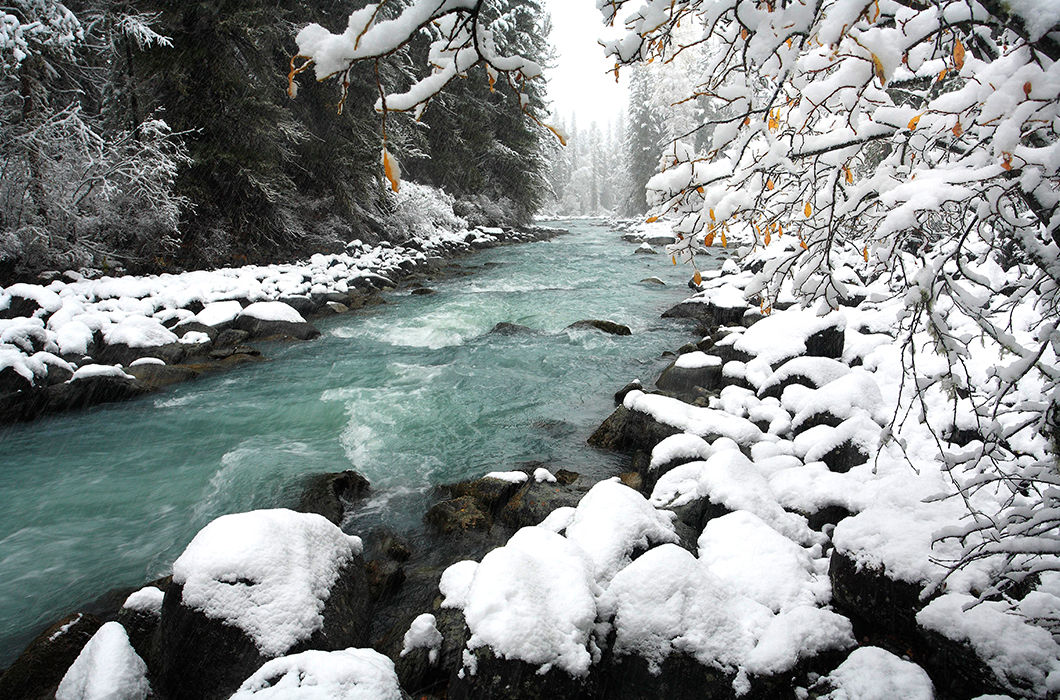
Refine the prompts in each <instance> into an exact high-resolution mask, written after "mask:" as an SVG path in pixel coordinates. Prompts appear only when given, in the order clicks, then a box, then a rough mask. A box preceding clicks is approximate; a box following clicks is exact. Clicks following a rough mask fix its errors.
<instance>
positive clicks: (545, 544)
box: [464, 487, 624, 676]
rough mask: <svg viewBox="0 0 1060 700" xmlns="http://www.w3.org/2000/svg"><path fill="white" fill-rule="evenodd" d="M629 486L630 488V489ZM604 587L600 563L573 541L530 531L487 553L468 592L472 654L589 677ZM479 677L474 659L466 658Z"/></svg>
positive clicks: (466, 611) (538, 530) (534, 529)
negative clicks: (486, 651)
mask: <svg viewBox="0 0 1060 700" xmlns="http://www.w3.org/2000/svg"><path fill="white" fill-rule="evenodd" d="M623 488H624V487H623ZM598 592H599V587H598V586H597V585H596V581H595V579H594V577H593V570H592V565H591V564H590V562H589V561H588V560H587V559H586V557H585V555H584V553H583V552H582V551H581V549H580V548H579V547H578V546H577V545H575V544H574V543H573V542H571V541H570V540H568V539H566V538H565V537H563V536H561V535H557V534H556V533H554V532H550V531H549V530H545V529H543V528H539V527H524V528H523V529H521V530H519V531H518V532H516V533H515V535H513V536H512V538H511V539H510V540H508V543H507V544H506V545H505V546H503V547H499V548H497V549H494V550H493V551H491V552H489V553H488V554H486V556H485V557H483V558H482V562H481V563H480V564H479V565H478V566H477V567H476V569H475V572H474V577H473V579H472V581H471V585H470V587H469V588H468V591H467V600H466V605H465V606H464V619H465V620H466V621H467V626H468V629H470V630H471V637H470V639H468V643H467V646H468V649H469V650H471V651H474V650H475V649H477V648H480V647H489V648H490V649H492V650H493V652H494V653H495V654H496V655H497V656H500V657H503V658H506V659H518V660H521V661H525V662H527V663H530V664H534V665H537V666H540V667H541V669H540V672H541V673H544V672H546V671H548V670H549V669H551V668H553V667H556V668H559V669H562V670H564V671H566V672H567V673H569V674H571V675H572V676H584V675H585V674H587V673H588V672H589V665H590V663H592V659H593V655H592V652H591V651H590V645H592V647H593V649H594V650H595V645H594V644H593V642H592V640H591V633H592V631H593V625H594V623H595V621H596V595H597V594H598ZM465 659H467V661H468V662H469V666H470V669H471V671H472V672H474V670H475V664H474V657H473V656H471V655H469V654H465Z"/></svg>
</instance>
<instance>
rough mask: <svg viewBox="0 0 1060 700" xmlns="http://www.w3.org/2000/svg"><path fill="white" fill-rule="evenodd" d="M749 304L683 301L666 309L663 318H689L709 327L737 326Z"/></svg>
mask: <svg viewBox="0 0 1060 700" xmlns="http://www.w3.org/2000/svg"><path fill="white" fill-rule="evenodd" d="M747 308H748V307H747V306H733V307H727V306H718V305H716V304H714V303H712V302H709V301H683V302H681V303H680V304H678V305H677V306H674V307H672V308H670V309H669V310H667V311H665V312H664V313H663V315H662V317H663V318H689V319H692V320H694V321H699V322H700V323H701V324H702V325H704V326H706V327H707V328H717V327H718V326H736V325H739V324H740V322H741V321H742V319H743V314H744V311H746V310H747Z"/></svg>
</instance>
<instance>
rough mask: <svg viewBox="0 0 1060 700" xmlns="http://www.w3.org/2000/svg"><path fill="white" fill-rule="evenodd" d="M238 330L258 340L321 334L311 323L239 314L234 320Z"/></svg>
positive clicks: (234, 326) (309, 337)
mask: <svg viewBox="0 0 1060 700" xmlns="http://www.w3.org/2000/svg"><path fill="white" fill-rule="evenodd" d="M232 327H233V328H235V329H236V330H241V331H246V332H247V333H249V334H250V337H251V338H253V339H256V340H264V339H282V338H294V339H295V340H312V339H313V338H316V337H319V336H320V331H318V330H317V329H316V328H315V327H314V326H312V325H311V324H309V323H297V322H292V321H264V320H262V319H260V318H254V317H253V316H237V317H236V320H235V321H233V322H232Z"/></svg>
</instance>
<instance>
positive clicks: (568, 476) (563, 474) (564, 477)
mask: <svg viewBox="0 0 1060 700" xmlns="http://www.w3.org/2000/svg"><path fill="white" fill-rule="evenodd" d="M553 476H554V477H556V483H558V484H560V485H562V486H570V485H571V484H573V483H574V482H575V481H577V480H578V478H579V477H580V475H579V474H578V472H572V471H569V470H567V469H560V470H558V471H556V473H555V474H553Z"/></svg>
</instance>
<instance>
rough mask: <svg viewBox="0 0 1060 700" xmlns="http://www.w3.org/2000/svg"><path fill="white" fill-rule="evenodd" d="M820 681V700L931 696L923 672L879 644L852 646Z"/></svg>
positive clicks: (916, 699) (922, 698)
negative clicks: (823, 690)
mask: <svg viewBox="0 0 1060 700" xmlns="http://www.w3.org/2000/svg"><path fill="white" fill-rule="evenodd" d="M821 684H822V685H823V686H824V687H826V688H829V689H830V692H828V693H827V694H826V695H822V696H821V698H822V700H894V699H895V698H902V700H934V698H935V686H934V685H933V684H932V683H931V678H929V677H928V674H927V672H925V671H924V669H922V668H920V667H919V666H917V665H916V664H914V663H912V662H911V661H904V660H902V659H900V658H898V657H897V656H895V655H894V654H892V653H891V652H889V651H884V650H883V649H880V648H879V647H861V648H860V649H855V650H854V651H852V652H851V653H850V656H848V657H847V658H846V661H844V662H843V663H841V664H840V665H839V667H838V668H837V669H835V670H834V671H832V672H831V673H830V674H828V675H827V676H825V677H824V678H823V679H822V680H821Z"/></svg>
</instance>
